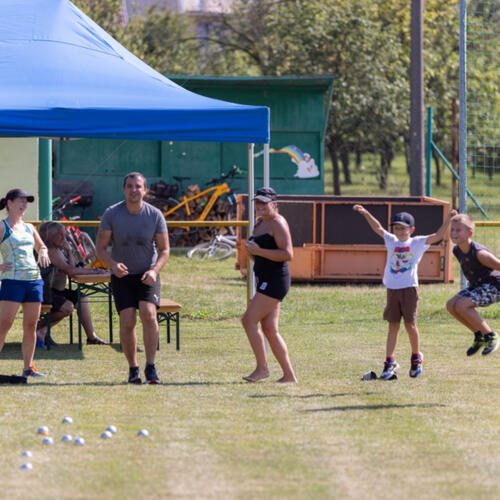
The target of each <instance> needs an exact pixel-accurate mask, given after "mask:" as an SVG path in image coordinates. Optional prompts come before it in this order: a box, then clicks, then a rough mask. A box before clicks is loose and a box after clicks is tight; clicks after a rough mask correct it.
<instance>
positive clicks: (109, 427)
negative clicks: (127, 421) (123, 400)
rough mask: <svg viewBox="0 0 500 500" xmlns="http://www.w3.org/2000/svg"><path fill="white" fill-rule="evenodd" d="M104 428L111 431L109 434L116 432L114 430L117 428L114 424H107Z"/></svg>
mask: <svg viewBox="0 0 500 500" xmlns="http://www.w3.org/2000/svg"><path fill="white" fill-rule="evenodd" d="M106 430H107V431H109V432H111V434H116V430H117V429H116V427H115V426H114V425H108V426H107V427H106Z"/></svg>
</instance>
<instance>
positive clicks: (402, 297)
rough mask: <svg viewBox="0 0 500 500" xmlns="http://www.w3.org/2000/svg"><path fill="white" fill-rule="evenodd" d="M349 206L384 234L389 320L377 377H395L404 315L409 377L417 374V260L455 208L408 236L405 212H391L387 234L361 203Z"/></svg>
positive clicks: (410, 224)
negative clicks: (435, 224) (425, 231)
mask: <svg viewBox="0 0 500 500" xmlns="http://www.w3.org/2000/svg"><path fill="white" fill-rule="evenodd" d="M353 210H355V211H356V212H359V213H360V214H361V215H363V216H364V217H365V219H366V221H367V222H368V224H369V225H370V227H371V228H372V229H373V231H374V232H375V233H376V234H378V235H379V236H380V237H381V238H384V242H385V246H386V248H387V260H386V263H385V270H384V279H383V283H384V285H385V286H386V288H387V304H386V307H385V310H384V319H385V320H386V321H388V322H389V332H388V334H387V344H386V360H385V363H384V370H383V371H382V374H381V375H380V378H381V379H385V380H389V379H392V378H396V372H397V370H398V368H399V365H398V364H397V363H396V360H395V359H394V351H395V350H396V344H397V341H398V332H399V327H400V324H401V317H403V319H404V322H405V328H406V331H407V332H408V337H409V338H410V344H411V352H412V355H411V361H410V364H411V367H410V377H413V378H415V377H418V376H419V375H420V374H421V373H422V363H423V355H422V353H421V352H420V334H419V332H418V328H417V304H418V299H419V297H418V275H417V271H418V264H419V262H420V260H421V259H422V256H423V255H424V253H425V251H426V250H427V249H428V248H429V246H430V245H432V244H433V243H437V242H438V241H440V240H442V239H443V237H444V235H445V233H446V230H447V229H448V224H449V223H450V219H451V217H453V216H454V215H456V213H457V212H456V210H451V211H450V213H449V214H448V217H447V218H446V220H445V221H444V223H443V225H442V226H441V227H440V228H439V229H438V230H437V231H436V232H435V233H434V234H430V235H427V236H416V237H415V238H411V235H412V234H413V232H414V231H415V219H414V218H413V216H412V215H411V214H409V213H407V212H400V213H397V214H396V215H394V216H393V218H392V220H391V227H392V230H393V232H394V234H391V233H389V232H387V231H386V230H385V229H384V228H383V227H382V224H380V222H379V221H378V220H377V219H376V218H375V217H373V215H372V214H370V212H368V210H366V208H364V207H363V206H362V205H354V206H353Z"/></svg>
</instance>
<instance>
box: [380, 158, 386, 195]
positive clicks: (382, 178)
mask: <svg viewBox="0 0 500 500" xmlns="http://www.w3.org/2000/svg"><path fill="white" fill-rule="evenodd" d="M378 187H379V188H380V189H382V190H383V191H385V190H386V189H387V159H386V154H385V151H382V152H381V153H380V169H379V172H378Z"/></svg>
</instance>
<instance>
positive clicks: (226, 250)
mask: <svg viewBox="0 0 500 500" xmlns="http://www.w3.org/2000/svg"><path fill="white" fill-rule="evenodd" d="M235 248H236V236H234V235H228V236H224V235H222V234H216V235H215V236H214V237H213V238H212V240H211V241H207V242H205V243H200V244H199V245H196V246H194V247H193V248H191V249H190V250H188V252H187V257H188V258H190V259H200V260H223V259H227V258H228V257H230V256H231V255H232V254H233V253H234V250H235Z"/></svg>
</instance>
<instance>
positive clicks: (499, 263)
mask: <svg viewBox="0 0 500 500" xmlns="http://www.w3.org/2000/svg"><path fill="white" fill-rule="evenodd" d="M477 260H478V261H479V262H481V264H482V265H483V266H486V267H489V268H490V269H493V270H494V271H500V260H498V259H497V258H496V257H495V256H494V255H493V254H492V253H490V252H487V251H486V250H479V252H477Z"/></svg>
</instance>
